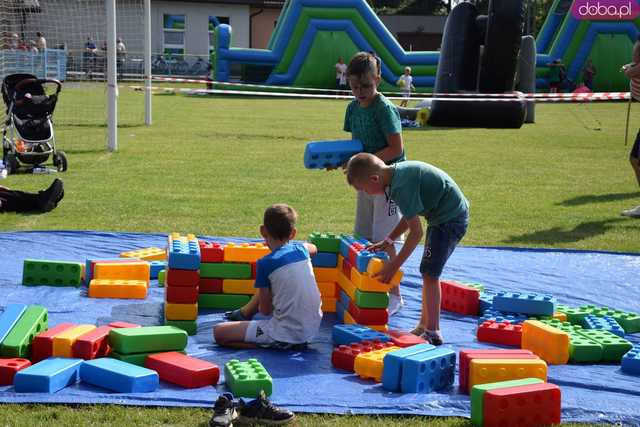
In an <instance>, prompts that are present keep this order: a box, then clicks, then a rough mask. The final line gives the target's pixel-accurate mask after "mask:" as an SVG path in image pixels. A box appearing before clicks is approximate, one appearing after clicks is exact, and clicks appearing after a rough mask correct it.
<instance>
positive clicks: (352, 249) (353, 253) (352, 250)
mask: <svg viewBox="0 0 640 427" xmlns="http://www.w3.org/2000/svg"><path fill="white" fill-rule="evenodd" d="M363 249H364V245H363V244H362V243H358V242H354V243H353V244H352V245H351V246H349V264H351V265H352V266H355V265H356V258H357V257H358V254H359V253H360V251H362V250H363Z"/></svg>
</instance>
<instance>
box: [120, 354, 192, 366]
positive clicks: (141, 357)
mask: <svg viewBox="0 0 640 427" xmlns="http://www.w3.org/2000/svg"><path fill="white" fill-rule="evenodd" d="M178 353H182V354H186V353H185V352H184V350H183V351H179V352H178ZM152 354H157V353H156V352H152V353H133V354H120V353H118V352H116V351H112V352H111V353H109V357H111V358H113V359H118V360H122V361H123V362H127V363H131V364H133V365H138V366H144V361H145V360H147V356H149V355H152Z"/></svg>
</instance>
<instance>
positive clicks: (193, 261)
mask: <svg viewBox="0 0 640 427" xmlns="http://www.w3.org/2000/svg"><path fill="white" fill-rule="evenodd" d="M167 265H168V267H169V268H176V269H180V270H198V269H199V268H200V246H199V245H198V241H197V240H189V241H187V242H185V241H184V240H180V239H173V240H172V241H171V244H170V245H169V256H168V262H167Z"/></svg>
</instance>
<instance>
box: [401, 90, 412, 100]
mask: <svg viewBox="0 0 640 427" xmlns="http://www.w3.org/2000/svg"><path fill="white" fill-rule="evenodd" d="M402 97H403V98H405V99H409V98H411V92H405V91H403V92H402Z"/></svg>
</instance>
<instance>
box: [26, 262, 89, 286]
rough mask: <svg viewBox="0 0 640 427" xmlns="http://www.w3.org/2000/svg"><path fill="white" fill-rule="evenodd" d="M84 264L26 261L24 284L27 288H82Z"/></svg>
mask: <svg viewBox="0 0 640 427" xmlns="http://www.w3.org/2000/svg"><path fill="white" fill-rule="evenodd" d="M82 268H83V266H82V263H79V262H69V261H48V260H40V259H25V260H24V264H23V267H22V284H23V285H25V286H37V285H45V286H80V285H81V284H82Z"/></svg>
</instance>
